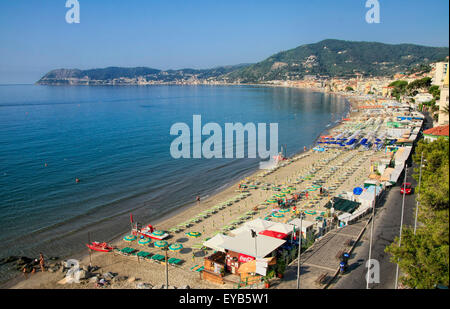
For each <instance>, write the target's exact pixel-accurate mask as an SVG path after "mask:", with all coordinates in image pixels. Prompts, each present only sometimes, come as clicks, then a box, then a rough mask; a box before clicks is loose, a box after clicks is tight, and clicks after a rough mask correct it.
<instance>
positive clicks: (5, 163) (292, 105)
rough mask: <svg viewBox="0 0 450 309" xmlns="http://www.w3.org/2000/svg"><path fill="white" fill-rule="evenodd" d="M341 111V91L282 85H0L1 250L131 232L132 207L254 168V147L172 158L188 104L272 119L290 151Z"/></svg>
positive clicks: (178, 202) (174, 198) (166, 208)
mask: <svg viewBox="0 0 450 309" xmlns="http://www.w3.org/2000/svg"><path fill="white" fill-rule="evenodd" d="M348 111H349V104H348V102H347V101H346V100H345V99H344V98H342V97H340V96H337V95H333V94H327V93H321V92H314V91H311V90H303V89H297V88H287V87H263V86H247V85H245V86H242V85H239V86H209V85H199V86H185V85H161V86H40V85H0V230H1V233H0V244H1V246H0V258H3V257H7V256H11V255H25V256H32V257H33V256H36V255H38V254H39V252H43V253H44V254H45V255H46V256H59V257H64V256H69V255H71V254H75V253H77V252H80V251H81V250H84V249H85V244H86V243H87V240H88V233H89V235H90V236H89V237H90V238H91V239H95V240H99V241H108V240H112V239H114V238H116V237H118V236H120V235H122V234H124V233H126V232H127V231H128V230H129V226H130V223H129V218H130V214H131V213H132V214H133V217H134V218H135V219H136V220H137V221H139V222H142V223H144V224H147V223H152V222H156V221H157V220H158V219H161V218H162V217H163V216H168V215H170V213H171V212H174V211H177V210H179V209H180V208H182V207H187V206H189V205H191V204H194V202H195V198H196V196H200V197H201V198H202V199H204V198H207V197H208V196H211V195H212V194H214V193H216V192H218V191H220V190H223V189H224V188H226V187H228V186H230V185H231V184H232V183H235V182H236V181H238V180H239V179H242V178H243V177H246V176H248V175H250V174H252V173H253V172H255V171H256V170H258V168H259V163H260V159H258V158H257V159H252V158H211V159H206V158H200V159H198V158H197V159H195V158H179V159H175V158H173V156H172V155H171V152H170V146H171V144H172V142H173V141H174V139H175V138H176V137H177V136H174V135H171V134H170V129H171V127H172V126H173V125H174V124H176V123H180V122H181V123H185V124H187V125H188V126H189V127H190V128H191V129H192V126H193V115H200V116H201V121H202V124H206V123H210V122H213V123H217V124H218V125H219V126H221V127H222V128H224V126H225V123H238V122H239V123H242V124H246V123H254V124H258V123H265V124H267V127H268V126H269V124H270V123H278V145H279V151H283V153H285V154H286V155H288V156H292V155H294V154H296V153H299V152H301V151H302V150H303V148H304V146H307V147H311V146H312V145H313V144H314V142H315V141H316V140H317V138H318V137H319V136H320V135H321V134H324V132H326V130H327V129H329V128H331V127H333V126H335V125H336V124H337V123H338V122H339V121H340V120H341V119H342V118H343V117H345V114H346V113H348ZM191 134H192V132H191ZM76 179H78V180H79V182H76ZM0 268H1V266H0ZM0 277H2V279H5V278H7V276H5V275H4V274H3V275H2V272H1V270H0Z"/></svg>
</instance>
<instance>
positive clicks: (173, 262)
mask: <svg viewBox="0 0 450 309" xmlns="http://www.w3.org/2000/svg"><path fill="white" fill-rule="evenodd" d="M167 262H169V264H170V265H175V266H177V265H180V264H181V263H182V262H183V260H181V259H177V258H170V259H169V260H168V261H167Z"/></svg>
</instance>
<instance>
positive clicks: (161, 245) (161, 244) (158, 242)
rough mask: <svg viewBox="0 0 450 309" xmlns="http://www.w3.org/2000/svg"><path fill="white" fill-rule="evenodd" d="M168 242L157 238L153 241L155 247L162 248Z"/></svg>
mask: <svg viewBox="0 0 450 309" xmlns="http://www.w3.org/2000/svg"><path fill="white" fill-rule="evenodd" d="M168 244H169V243H168V242H167V241H165V240H158V241H155V243H154V245H155V247H158V248H164V247H166V246H167V245H168Z"/></svg>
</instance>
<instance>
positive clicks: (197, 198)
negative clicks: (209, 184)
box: [195, 195, 200, 205]
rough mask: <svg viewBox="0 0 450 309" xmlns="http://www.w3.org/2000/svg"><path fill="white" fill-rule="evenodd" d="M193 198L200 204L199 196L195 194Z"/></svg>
mask: <svg viewBox="0 0 450 309" xmlns="http://www.w3.org/2000/svg"><path fill="white" fill-rule="evenodd" d="M195 199H196V200H197V204H198V205H200V196H198V195H197V197H196V198H195Z"/></svg>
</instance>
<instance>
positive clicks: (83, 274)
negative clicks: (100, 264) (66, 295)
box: [78, 269, 92, 280]
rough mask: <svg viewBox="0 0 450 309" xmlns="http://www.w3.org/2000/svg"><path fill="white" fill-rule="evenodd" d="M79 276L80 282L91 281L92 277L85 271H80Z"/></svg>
mask: <svg viewBox="0 0 450 309" xmlns="http://www.w3.org/2000/svg"><path fill="white" fill-rule="evenodd" d="M78 274H79V276H80V277H79V278H80V280H83V279H89V278H90V277H91V276H92V274H91V273H90V272H88V271H85V270H84V269H81V270H79V272H78Z"/></svg>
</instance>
